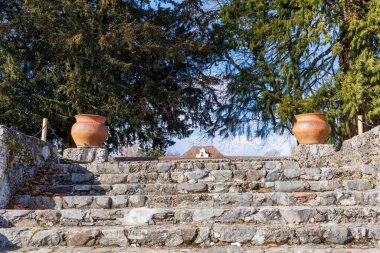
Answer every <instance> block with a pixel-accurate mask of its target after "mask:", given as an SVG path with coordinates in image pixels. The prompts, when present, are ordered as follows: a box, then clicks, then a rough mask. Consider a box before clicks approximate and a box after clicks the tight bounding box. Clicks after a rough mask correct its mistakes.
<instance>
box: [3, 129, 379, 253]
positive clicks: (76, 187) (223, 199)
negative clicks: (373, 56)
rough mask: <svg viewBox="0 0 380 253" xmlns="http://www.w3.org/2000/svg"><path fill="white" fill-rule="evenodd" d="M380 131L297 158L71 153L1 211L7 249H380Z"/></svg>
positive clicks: (302, 149)
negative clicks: (116, 157) (129, 157)
mask: <svg viewBox="0 0 380 253" xmlns="http://www.w3.org/2000/svg"><path fill="white" fill-rule="evenodd" d="M378 133H379V130H376V131H372V132H370V133H366V134H364V135H363V136H359V137H358V138H356V139H355V138H354V139H353V140H350V142H346V143H345V145H344V147H343V149H342V150H341V151H339V152H335V151H334V150H333V149H332V147H331V146H329V145H308V146H299V147H297V148H296V150H295V152H294V154H293V156H292V157H272V158H270V157H266V158H247V159H243V158H241V159H218V160H213V159H203V160H199V159H198V160H195V159H194V160H191V159H190V160H173V161H112V162H111V161H108V160H107V158H108V156H107V153H106V152H105V151H104V150H103V149H93V148H91V149H71V150H66V151H65V154H64V158H65V160H64V161H62V162H61V163H57V164H55V165H54V168H52V167H49V168H45V169H43V170H41V171H40V172H39V174H38V175H37V176H38V178H39V180H35V181H32V183H30V184H29V185H28V187H27V189H21V190H20V191H19V192H18V193H17V194H16V195H15V196H14V199H13V201H11V202H10V204H9V206H8V207H9V208H8V209H4V210H0V225H1V227H3V228H0V247H1V248H3V249H4V250H5V249H6V248H8V249H12V250H13V251H12V252H73V251H76V252H151V251H155V252H257V253H258V252H276V253H278V252H380V248H378V246H379V242H380V191H379V189H378V170H377V168H378V162H380V159H379V158H380V157H378V154H379V153H378V150H379V147H377V146H376V147H374V146H373V145H375V144H376V143H380V142H378V140H379V137H378ZM368 136H370V139H368V138H369V137H368ZM357 143H361V145H367V146H368V147H367V146H366V148H365V151H363V150H364V149H363V148H358V147H362V146H360V145H357ZM376 145H377V144H376ZM361 152H366V153H361ZM0 251H1V250H0Z"/></svg>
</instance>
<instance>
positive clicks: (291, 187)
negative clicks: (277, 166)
mask: <svg viewBox="0 0 380 253" xmlns="http://www.w3.org/2000/svg"><path fill="white" fill-rule="evenodd" d="M274 187H275V189H276V191H278V192H302V191H304V190H305V185H304V182H303V181H277V182H275V186H274Z"/></svg>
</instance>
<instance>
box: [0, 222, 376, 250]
mask: <svg viewBox="0 0 380 253" xmlns="http://www.w3.org/2000/svg"><path fill="white" fill-rule="evenodd" d="M379 239H380V225H373V224H357V223H350V224H334V223H331V224H318V225H315V224H306V225H305V224H302V225H293V226H284V225H270V226H260V225H240V224H234V225H221V224H209V225H206V224H195V225H191V226H190V225H182V224H181V225H170V226H169V225H165V226H159V225H154V226H111V227H107V226H103V227H52V228H41V227H35V228H25V227H20V228H2V229H0V248H6V247H12V246H13V247H43V246H55V245H60V246H95V245H96V246H99V247H102V246H110V245H112V246H122V247H128V246H130V245H131V244H134V245H139V246H150V247H156V246H166V247H179V246H181V247H186V246H192V247H199V246H212V245H215V244H217V245H219V244H222V245H223V244H231V243H239V244H242V245H245V244H248V245H268V244H275V245H284V244H288V245H299V244H310V243H312V244H328V245H344V244H350V246H353V247H355V245H366V246H369V247H371V246H373V245H375V244H377V242H378V241H379Z"/></svg>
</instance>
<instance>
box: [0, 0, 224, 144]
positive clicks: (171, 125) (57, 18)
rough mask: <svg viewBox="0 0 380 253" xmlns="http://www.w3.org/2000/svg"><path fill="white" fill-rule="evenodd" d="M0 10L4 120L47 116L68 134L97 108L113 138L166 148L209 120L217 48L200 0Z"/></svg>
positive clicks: (66, 1) (29, 126) (22, 0)
mask: <svg viewBox="0 0 380 253" xmlns="http://www.w3.org/2000/svg"><path fill="white" fill-rule="evenodd" d="M161 3H163V4H165V6H168V7H165V8H164V7H161ZM0 15H1V16H0V123H1V124H6V125H9V126H12V127H16V128H18V129H20V130H21V131H23V132H26V133H28V134H33V133H35V132H38V130H39V129H40V124H41V120H42V117H47V118H49V122H50V124H51V126H52V128H53V129H55V131H56V132H57V134H58V135H59V136H60V137H62V138H63V139H65V140H66V141H67V140H68V136H69V135H68V133H69V130H70V126H71V125H72V124H73V122H74V115H75V114H79V113H95V114H100V115H103V116H106V117H108V121H107V125H108V126H109V127H110V138H109V140H108V142H109V144H113V146H115V145H118V144H121V143H122V142H124V141H125V140H126V141H127V142H134V141H136V140H139V141H140V143H141V144H142V146H144V147H146V148H147V147H154V148H157V147H158V148H159V149H161V150H162V149H165V147H167V146H168V145H170V144H171V143H172V141H171V139H172V138H173V137H179V138H181V137H185V136H188V135H189V134H190V133H191V130H190V129H191V128H192V127H195V126H203V127H206V126H208V125H209V124H210V114H209V111H210V110H211V109H212V107H213V104H214V101H215V95H214V90H213V85H215V84H217V83H218V80H217V79H216V78H214V77H212V76H210V75H206V74H205V73H206V71H207V70H208V69H210V68H211V66H212V65H213V64H214V62H215V61H216V60H217V57H218V54H217V50H218V47H217V45H216V44H215V41H216V40H215V38H214V37H213V33H212V25H211V24H212V22H214V20H215V16H214V15H213V13H204V12H203V10H202V8H201V5H200V2H199V1H189V2H184V3H182V4H177V3H175V2H171V1H158V6H157V5H154V6H151V5H150V4H149V1H133V0H130V1H123V0H88V1H79V0H76V1H73V0H49V1H46V0H13V1H9V0H0ZM50 137H53V136H51V135H50Z"/></svg>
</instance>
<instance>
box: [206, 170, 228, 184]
mask: <svg viewBox="0 0 380 253" xmlns="http://www.w3.org/2000/svg"><path fill="white" fill-rule="evenodd" d="M210 175H211V176H213V177H214V178H215V181H219V182H224V181H227V180H230V179H231V178H232V171H231V170H213V171H211V172H210Z"/></svg>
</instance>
